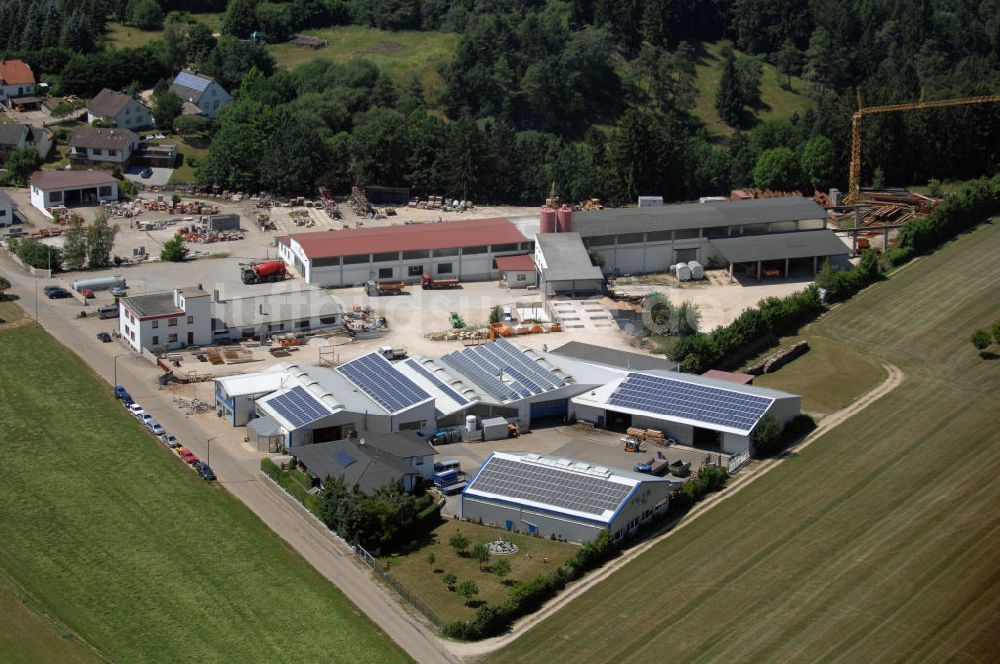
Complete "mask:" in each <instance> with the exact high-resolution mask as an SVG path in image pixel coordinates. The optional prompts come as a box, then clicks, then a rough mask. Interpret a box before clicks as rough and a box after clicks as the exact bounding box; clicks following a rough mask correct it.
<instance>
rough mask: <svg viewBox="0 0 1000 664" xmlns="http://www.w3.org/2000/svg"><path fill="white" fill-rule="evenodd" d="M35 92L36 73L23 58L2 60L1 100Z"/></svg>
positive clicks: (0, 65)
mask: <svg viewBox="0 0 1000 664" xmlns="http://www.w3.org/2000/svg"><path fill="white" fill-rule="evenodd" d="M34 93H35V75H34V73H32V71H31V67H29V66H28V65H26V64H25V63H24V62H22V61H21V60H0V102H5V101H7V100H8V99H16V98H17V97H25V96H28V95H32V94H34Z"/></svg>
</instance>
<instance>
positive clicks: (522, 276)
mask: <svg viewBox="0 0 1000 664" xmlns="http://www.w3.org/2000/svg"><path fill="white" fill-rule="evenodd" d="M527 280H528V275H526V274H525V273H524V272H521V273H520V274H518V275H517V279H515V281H527Z"/></svg>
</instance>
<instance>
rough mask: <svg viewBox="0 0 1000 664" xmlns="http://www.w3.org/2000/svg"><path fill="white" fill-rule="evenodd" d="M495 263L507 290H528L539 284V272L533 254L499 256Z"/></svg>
mask: <svg viewBox="0 0 1000 664" xmlns="http://www.w3.org/2000/svg"><path fill="white" fill-rule="evenodd" d="M495 262H496V266H497V269H498V270H500V272H501V275H502V276H501V278H502V279H503V281H504V282H506V284H507V288H527V287H528V286H534V285H536V284H537V283H538V271H537V269H536V268H535V259H534V258H533V257H532V256H531V254H520V255H518V256H497V257H496V259H495Z"/></svg>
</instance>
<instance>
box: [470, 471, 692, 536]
mask: <svg viewBox="0 0 1000 664" xmlns="http://www.w3.org/2000/svg"><path fill="white" fill-rule="evenodd" d="M678 485H679V483H677V482H675V481H672V480H669V479H665V478H661V477H654V476H652V475H644V474H639V473H633V472H629V471H625V470H618V469H615V468H609V467H606V466H597V465H594V464H590V463H586V462H582V461H574V460H571V459H562V458H557V457H550V456H544V455H540V454H533V453H530V452H494V453H493V454H491V455H490V456H489V458H488V459H486V461H484V462H483V465H482V466H480V467H479V470H477V471H476V474H475V476H474V477H473V478H472V481H471V482H470V483H469V486H468V487H467V488H466V489H465V491H464V492H463V493H462V518H463V519H466V520H469V521H482V523H484V524H487V525H492V526H498V527H501V528H505V529H507V530H517V531H518V532H523V533H528V534H531V535H538V536H540V537H556V538H558V539H566V540H569V541H571V542H589V541H590V540H592V539H594V538H595V537H597V536H598V535H599V534H600V533H601V532H607V533H608V534H610V535H611V537H613V538H615V539H621V538H624V537H626V536H628V535H629V534H631V533H632V532H634V531H635V530H636V529H637V528H639V527H640V526H641V525H642V524H644V523H646V522H647V521H649V520H650V519H652V518H654V517H655V516H657V515H659V514H661V513H663V512H664V511H666V509H667V506H668V504H669V499H670V492H671V491H672V490H674V489H676V488H677V487H678Z"/></svg>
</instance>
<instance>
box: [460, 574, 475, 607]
mask: <svg viewBox="0 0 1000 664" xmlns="http://www.w3.org/2000/svg"><path fill="white" fill-rule="evenodd" d="M456 592H458V594H459V595H461V596H462V597H464V598H465V605H466V606H468V605H469V602H471V601H472V598H473V597H475V596H476V595H478V594H479V586H478V585H476V582H475V581H473V580H472V579H466V580H465V581H462V583H460V584H458V588H457V590H456Z"/></svg>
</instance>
